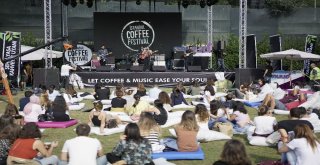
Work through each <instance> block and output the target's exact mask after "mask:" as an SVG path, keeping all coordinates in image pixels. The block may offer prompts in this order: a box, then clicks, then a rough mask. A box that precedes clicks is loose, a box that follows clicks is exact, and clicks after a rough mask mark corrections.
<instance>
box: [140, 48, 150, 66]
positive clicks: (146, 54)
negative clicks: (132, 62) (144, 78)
mask: <svg viewBox="0 0 320 165" xmlns="http://www.w3.org/2000/svg"><path fill="white" fill-rule="evenodd" d="M152 54H153V52H152V50H150V49H149V47H145V48H143V49H142V52H141V54H140V55H139V60H138V62H139V65H143V70H144V71H149V70H150V56H151V55H152Z"/></svg>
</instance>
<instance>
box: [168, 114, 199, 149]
mask: <svg viewBox="0 0 320 165" xmlns="http://www.w3.org/2000/svg"><path fill="white" fill-rule="evenodd" d="M174 130H175V132H176V135H177V139H172V138H166V139H164V144H165V145H166V147H168V148H171V149H174V150H176V151H179V152H193V151H197V150H198V148H199V145H198V142H197V134H198V131H199V125H198V123H197V120H196V116H195V114H194V113H193V112H192V111H190V110H187V111H185V112H184V113H183V115H182V118H181V122H180V123H179V124H178V125H176V126H175V127H174Z"/></svg>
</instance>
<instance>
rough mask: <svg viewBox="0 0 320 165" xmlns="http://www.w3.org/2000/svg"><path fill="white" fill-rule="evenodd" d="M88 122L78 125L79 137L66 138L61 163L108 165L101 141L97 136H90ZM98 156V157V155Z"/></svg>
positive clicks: (61, 164)
mask: <svg viewBox="0 0 320 165" xmlns="http://www.w3.org/2000/svg"><path fill="white" fill-rule="evenodd" d="M89 133H90V127H89V125H88V124H84V123H82V124H79V125H78V126H77V127H76V134H77V135H78V136H77V137H75V138H73V139H69V140H66V142H65V143H64V145H63V148H62V151H61V161H60V162H59V165H67V164H69V165H73V164H74V165H77V164H83V165H84V164H86V165H106V164H107V158H106V156H105V155H104V154H103V149H102V146H101V143H100V141H99V140H98V139H96V138H90V137H88V136H89ZM97 156H98V157H97Z"/></svg>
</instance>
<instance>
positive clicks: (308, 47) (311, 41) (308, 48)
mask: <svg viewBox="0 0 320 165" xmlns="http://www.w3.org/2000/svg"><path fill="white" fill-rule="evenodd" d="M316 42H317V36H314V35H308V36H307V37H306V44H305V52H307V53H314V51H315V48H316ZM303 71H304V73H305V74H306V75H309V73H310V60H304V65H303Z"/></svg>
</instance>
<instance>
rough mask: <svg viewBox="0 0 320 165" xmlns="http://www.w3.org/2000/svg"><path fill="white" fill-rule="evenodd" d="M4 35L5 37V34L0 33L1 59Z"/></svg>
mask: <svg viewBox="0 0 320 165" xmlns="http://www.w3.org/2000/svg"><path fill="white" fill-rule="evenodd" d="M4 35H5V33H2V32H0V55H1V56H0V57H3V56H2V55H3V51H4V49H3V44H4Z"/></svg>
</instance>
